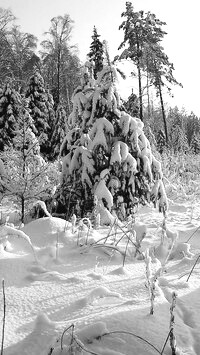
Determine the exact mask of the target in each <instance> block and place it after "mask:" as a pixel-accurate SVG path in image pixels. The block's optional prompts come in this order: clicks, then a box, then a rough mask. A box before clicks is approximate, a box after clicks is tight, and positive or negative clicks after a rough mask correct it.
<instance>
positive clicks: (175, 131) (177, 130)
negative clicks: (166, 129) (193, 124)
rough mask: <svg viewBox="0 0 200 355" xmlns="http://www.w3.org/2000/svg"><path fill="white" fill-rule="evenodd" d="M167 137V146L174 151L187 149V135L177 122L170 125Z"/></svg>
mask: <svg viewBox="0 0 200 355" xmlns="http://www.w3.org/2000/svg"><path fill="white" fill-rule="evenodd" d="M169 138H170V139H169V146H170V148H172V149H173V151H174V152H175V153H177V152H184V153H185V152H186V151H187V150H188V142H187V137H186V135H185V133H184V131H183V129H182V128H181V127H180V126H179V125H178V124H174V125H173V126H172V127H171V131H170V134H169Z"/></svg>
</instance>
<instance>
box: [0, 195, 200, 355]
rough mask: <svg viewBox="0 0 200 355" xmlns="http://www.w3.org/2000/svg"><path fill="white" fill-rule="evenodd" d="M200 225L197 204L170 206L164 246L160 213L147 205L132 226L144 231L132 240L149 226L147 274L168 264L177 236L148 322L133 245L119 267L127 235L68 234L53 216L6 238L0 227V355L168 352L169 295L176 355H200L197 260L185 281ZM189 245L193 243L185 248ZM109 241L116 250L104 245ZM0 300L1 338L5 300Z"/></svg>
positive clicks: (140, 264)
mask: <svg viewBox="0 0 200 355" xmlns="http://www.w3.org/2000/svg"><path fill="white" fill-rule="evenodd" d="M199 218H200V207H199V205H198V204H197V203H195V202H194V201H193V202H191V201H188V200H186V199H182V200H176V202H170V204H169V211H168V216H167V220H166V226H167V237H166V236H164V240H163V239H162V229H161V225H162V222H163V216H162V214H160V213H158V211H157V210H155V209H154V208H152V207H149V206H147V207H141V208H140V209H139V212H138V214H137V216H136V225H138V224H139V223H140V224H142V227H141V225H140V227H141V229H140V227H139V228H138V232H137V233H138V237H139V233H140V231H144V230H145V227H144V225H145V226H146V227H147V233H146V236H145V238H144V239H143V240H142V242H141V251H145V250H147V248H148V249H149V253H150V255H151V259H149V261H150V273H151V275H150V276H152V277H153V276H154V275H155V273H156V271H157V270H159V268H160V267H161V263H163V262H164V260H166V258H167V257H168V254H169V250H170V247H171V245H172V242H173V237H176V236H177V234H178V239H177V240H175V245H174V247H173V249H172V252H171V254H170V256H169V259H168V261H167V262H166V265H164V267H163V270H162V273H161V274H160V276H158V280H157V281H156V284H155V299H154V313H153V314H150V294H149V289H148V282H147V278H146V264H145V261H144V260H142V258H141V254H140V252H139V253H137V256H136V257H135V248H134V246H133V244H131V243H129V247H128V254H127V257H126V260H125V265H124V267H123V257H124V251H125V247H126V242H125V241H126V239H125V237H124V238H123V239H122V241H121V242H119V243H118V244H117V245H116V240H119V238H120V236H122V235H123V232H122V230H121V229H120V227H118V228H117V227H116V228H115V229H114V228H113V230H112V231H110V228H108V227H107V228H106V227H100V228H99V229H98V230H92V231H90V232H89V234H88V229H87V227H85V230H83V231H80V230H79V231H78V230H73V231H72V227H71V224H68V225H67V226H66V223H65V221H64V220H62V219H59V218H54V217H47V218H43V219H39V220H36V221H33V222H31V223H29V224H27V225H26V226H25V227H24V228H23V229H22V230H23V232H24V233H25V234H23V233H22V234H20V233H19V234H18V235H12V233H11V230H9V229H7V230H6V229H5V226H1V230H0V236H1V241H2V244H1V247H0V280H2V279H4V280H5V298H6V318H5V339H4V351H3V354H4V355H25V354H26V355H47V354H53V355H56V354H96V355H103V354H104V355H122V354H123V355H134V354H137V355H139V354H140V355H143V354H148V355H151V354H165V355H169V354H172V350H171V347H170V342H169V340H168V341H167V344H166V346H164V344H165V341H166V339H167V336H168V334H169V325H170V306H171V304H172V293H173V291H175V292H176V294H177V297H176V306H175V309H174V312H173V313H174V317H175V319H174V320H175V325H174V335H175V337H176V347H177V348H176V354H183V355H186V354H187V355H192V354H195V355H199V354H200V317H199V312H200V268H199V262H197V264H196V266H195V268H194V270H193V272H192V274H191V276H190V278H189V280H188V281H187V278H188V275H189V272H190V270H191V268H192V267H193V265H194V262H195V260H196V259H197V257H198V255H199V253H200V229H198V227H199V226H200V224H199ZM121 228H123V230H124V231H125V227H122V226H121ZM64 229H66V230H65V231H64ZM109 231H110V236H109V238H108V240H107V243H106V244H103V243H104V240H102V241H101V242H99V243H94V242H95V241H97V240H100V239H101V238H103V237H105V236H106V235H108V233H109ZM170 231H171V232H174V233H170ZM115 232H116V233H115ZM120 233H121V234H120ZM126 233H128V232H127V229H126ZM193 233H194V234H193ZM8 234H9V236H8V238H7V239H5V236H6V235H8ZM192 234H193V235H192ZM26 236H29V237H30V240H31V242H32V245H33V246H34V249H35V255H34V253H33V249H32V247H31V245H30V243H29V239H28V238H27V237H26ZM170 237H172V238H171V239H170ZM190 237H191V239H190V241H189V245H187V244H183V242H186V241H187V240H188V238H190ZM113 240H114V241H115V246H116V249H112V248H111V247H110V245H112V244H111V243H112V242H113ZM161 240H162V241H161ZM86 242H87V245H86ZM77 244H79V245H80V246H77ZM106 245H107V246H106ZM153 250H154V254H155V256H156V257H153ZM1 291H2V288H1ZM0 298H1V302H0V319H1V322H0V340H1V339H2V329H3V321H2V319H3V316H4V305H3V293H2V292H1V294H0ZM68 328H69V329H68ZM64 330H66V331H65V333H63V332H64ZM70 347H71V349H73V350H70ZM163 348H164V351H162V349H163ZM61 349H62V350H61ZM83 349H84V350H83Z"/></svg>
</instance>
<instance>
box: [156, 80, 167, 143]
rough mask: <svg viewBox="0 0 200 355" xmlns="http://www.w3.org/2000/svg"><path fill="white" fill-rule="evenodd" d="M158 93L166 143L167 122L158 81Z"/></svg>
mask: <svg viewBox="0 0 200 355" xmlns="http://www.w3.org/2000/svg"><path fill="white" fill-rule="evenodd" d="M158 91H159V96H160V104H161V110H162V116H163V122H164V129H165V138H166V143H168V131H167V120H166V115H165V108H164V103H163V97H162V89H161V84H160V80H158Z"/></svg>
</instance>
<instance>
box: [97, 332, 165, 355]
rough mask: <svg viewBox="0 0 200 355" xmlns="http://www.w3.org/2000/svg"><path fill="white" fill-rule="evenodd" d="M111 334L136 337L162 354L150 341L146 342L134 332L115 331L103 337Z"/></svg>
mask: <svg viewBox="0 0 200 355" xmlns="http://www.w3.org/2000/svg"><path fill="white" fill-rule="evenodd" d="M110 334H128V335H132V336H134V337H135V338H138V339H140V340H142V341H143V342H145V343H146V344H148V345H149V346H151V347H152V348H153V349H154V350H156V351H157V353H158V354H161V353H160V350H158V349H157V348H156V347H155V346H154V345H153V344H151V343H150V342H149V341H148V340H146V339H144V338H142V337H141V336H139V335H136V334H134V333H132V332H127V331H125V330H113V331H111V332H108V333H105V334H103V335H102V336H104V335H110Z"/></svg>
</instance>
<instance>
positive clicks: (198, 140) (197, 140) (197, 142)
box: [190, 133, 200, 154]
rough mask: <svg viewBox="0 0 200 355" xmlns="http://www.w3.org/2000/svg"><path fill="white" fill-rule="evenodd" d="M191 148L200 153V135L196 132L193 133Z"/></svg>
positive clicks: (195, 152)
mask: <svg viewBox="0 0 200 355" xmlns="http://www.w3.org/2000/svg"><path fill="white" fill-rule="evenodd" d="M190 149H191V151H192V152H193V153H194V154H199V153H200V137H199V135H197V134H196V133H194V134H193V136H192V140H191V142H190Z"/></svg>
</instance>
